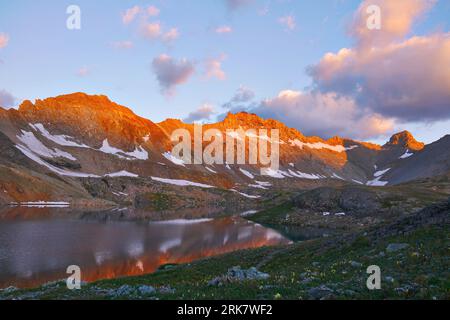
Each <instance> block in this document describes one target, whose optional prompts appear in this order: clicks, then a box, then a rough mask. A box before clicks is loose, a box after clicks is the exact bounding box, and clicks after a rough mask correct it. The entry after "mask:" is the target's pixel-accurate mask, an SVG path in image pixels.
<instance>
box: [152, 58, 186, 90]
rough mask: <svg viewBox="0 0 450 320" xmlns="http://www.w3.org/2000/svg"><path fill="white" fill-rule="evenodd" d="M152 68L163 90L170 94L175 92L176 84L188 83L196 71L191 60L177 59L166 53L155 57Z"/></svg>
mask: <svg viewBox="0 0 450 320" xmlns="http://www.w3.org/2000/svg"><path fill="white" fill-rule="evenodd" d="M152 68H153V72H154V73H155V75H156V79H157V80H158V83H159V86H160V87H161V91H162V92H163V93H164V94H166V95H169V96H170V95H173V94H174V93H175V87H176V86H178V85H181V84H183V83H186V82H187V81H188V80H189V78H190V77H191V76H192V75H193V74H194V72H195V67H194V64H193V63H192V62H191V61H189V60H187V59H180V60H176V59H173V58H172V57H170V56H169V55H166V54H162V55H160V56H158V57H156V58H155V59H153V62H152Z"/></svg>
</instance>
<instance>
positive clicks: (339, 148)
mask: <svg viewBox="0 0 450 320" xmlns="http://www.w3.org/2000/svg"><path fill="white" fill-rule="evenodd" d="M289 143H290V144H291V146H297V147H299V148H300V149H303V148H304V147H307V148H309V149H317V150H320V149H328V150H331V151H334V152H338V153H341V152H345V151H349V150H353V149H355V148H358V146H357V145H354V146H350V147H348V148H346V147H344V146H341V145H336V146H333V145H330V144H327V143H323V142H314V143H309V142H302V141H300V140H298V139H295V140H289Z"/></svg>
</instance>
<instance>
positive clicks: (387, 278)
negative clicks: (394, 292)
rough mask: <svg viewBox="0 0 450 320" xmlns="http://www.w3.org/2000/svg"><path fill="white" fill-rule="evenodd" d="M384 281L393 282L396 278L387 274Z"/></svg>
mask: <svg viewBox="0 0 450 320" xmlns="http://www.w3.org/2000/svg"><path fill="white" fill-rule="evenodd" d="M384 281H386V282H389V283H393V282H394V278H392V277H391V276H386V277H384Z"/></svg>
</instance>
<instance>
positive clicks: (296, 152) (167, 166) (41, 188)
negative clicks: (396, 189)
mask: <svg viewBox="0 0 450 320" xmlns="http://www.w3.org/2000/svg"><path fill="white" fill-rule="evenodd" d="M177 129H187V130H188V131H189V132H190V133H191V137H192V138H193V137H194V125H192V124H185V123H183V122H181V121H179V120H175V119H168V120H165V121H163V122H161V123H153V122H152V121H150V120H147V119H144V118H141V117H139V116H137V115H135V114H134V113H133V112H132V111H131V110H130V109H128V108H126V107H123V106H120V105H118V104H116V103H114V102H111V101H110V100H109V99H108V98H107V97H105V96H90V95H86V94H83V93H75V94H70V95H64V96H59V97H55V98H48V99H45V100H36V102H35V103H34V104H33V103H32V102H30V101H25V102H23V103H22V105H21V106H20V107H19V110H14V109H11V110H3V109H1V108H0V141H1V145H0V150H1V154H0V191H1V192H0V203H10V202H26V201H38V200H42V201H55V200H66V201H70V202H82V203H83V202H85V201H87V202H89V203H93V202H94V203H95V202H99V203H101V204H104V203H105V201H106V202H110V203H117V202H121V203H122V202H128V203H134V204H135V205H136V201H138V202H139V203H138V205H141V204H142V203H145V202H146V199H147V200H148V198H149V197H150V200H149V201H148V202H149V203H153V205H154V204H155V203H157V204H158V205H161V206H162V207H166V206H167V207H170V206H171V205H172V206H173V203H176V202H177V201H173V199H166V198H165V197H167V195H168V194H170V192H175V193H176V194H177V195H179V194H183V195H186V197H188V198H189V199H191V198H192V199H195V201H194V200H193V201H194V202H198V201H200V200H199V199H202V200H201V201H204V202H206V203H208V204H210V203H217V202H218V201H219V202H220V199H223V198H224V197H225V196H224V194H227V197H229V199H230V200H231V201H234V202H236V203H238V202H239V201H256V200H257V199H260V198H262V199H264V198H267V194H269V193H271V191H273V190H274V189H276V190H283V189H289V188H302V189H308V188H314V187H318V186H334V185H341V184H358V185H369V186H385V185H392V184H399V183H403V182H407V181H411V180H415V179H418V178H426V177H433V176H438V175H442V174H445V173H447V172H448V171H449V168H450V151H449V150H450V148H449V147H450V136H446V137H444V138H442V139H441V140H439V141H437V142H435V143H432V144H430V145H426V146H425V145H424V144H423V143H420V142H418V141H416V140H415V139H414V137H413V136H412V135H411V134H410V133H409V132H406V131H405V132H402V133H398V134H396V135H394V136H393V137H392V138H391V139H390V141H389V142H388V143H387V144H385V145H384V146H379V145H374V144H370V143H365V142H360V141H354V140H350V139H344V138H340V137H334V138H332V139H329V140H324V139H321V138H319V137H306V136H304V135H303V134H302V133H301V132H299V131H297V130H296V129H292V128H289V127H287V126H285V125H284V124H283V123H281V122H279V121H276V120H271V119H268V120H265V119H262V118H260V117H258V116H257V115H254V114H248V113H238V114H229V115H228V116H227V117H226V118H225V119H224V120H223V121H221V122H218V123H214V124H207V125H205V126H203V131H206V130H208V129H217V130H219V131H220V133H222V136H223V139H224V141H225V140H226V137H227V135H229V133H227V130H237V129H244V130H250V129H254V130H257V131H256V134H257V135H259V136H258V138H260V139H261V138H263V139H264V138H266V136H263V134H262V133H261V131H258V130H259V129H267V130H268V131H269V132H270V129H278V130H279V133H280V136H279V137H280V140H279V149H280V170H279V171H278V172H272V173H271V174H269V175H261V173H260V167H259V166H257V165H233V164H230V165H227V164H226V163H224V164H214V165H209V166H208V165H204V164H196V165H190V164H185V163H183V162H182V161H181V160H180V159H178V158H175V157H174V155H172V154H171V153H170V152H171V150H172V147H173V142H172V141H171V135H172V133H173V132H174V130H177ZM250 137H251V134H247V139H246V152H247V155H248V148H249V139H250ZM208 144H209V142H204V143H203V148H206V147H207V146H208ZM224 151H226V150H225V149H224ZM225 153H226V152H225ZM247 163H248V161H247ZM155 194H163V195H164V196H161V197H162V198H158V197H157V199H156V200H157V201H156V200H155V199H154V197H155ZM169 197H170V196H169ZM137 199H138V200H137ZM155 201H156V202H155ZM158 201H159V202H158ZM184 201H185V202H186V201H187V202H189V200H186V199H184ZM184 205H187V204H186V203H184ZM193 206H195V205H193ZM172 209H176V208H172Z"/></svg>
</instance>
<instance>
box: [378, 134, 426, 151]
mask: <svg viewBox="0 0 450 320" xmlns="http://www.w3.org/2000/svg"><path fill="white" fill-rule="evenodd" d="M385 146H387V147H395V146H398V147H403V148H406V149H410V150H412V151H419V150H422V149H423V148H424V146H425V144H424V143H423V142H419V141H417V140H416V139H415V138H414V137H413V135H412V134H411V132H409V131H402V132H399V133H396V134H394V135H393V136H392V137H391V139H390V140H389V142H388V143H387V144H386V145H385Z"/></svg>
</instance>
